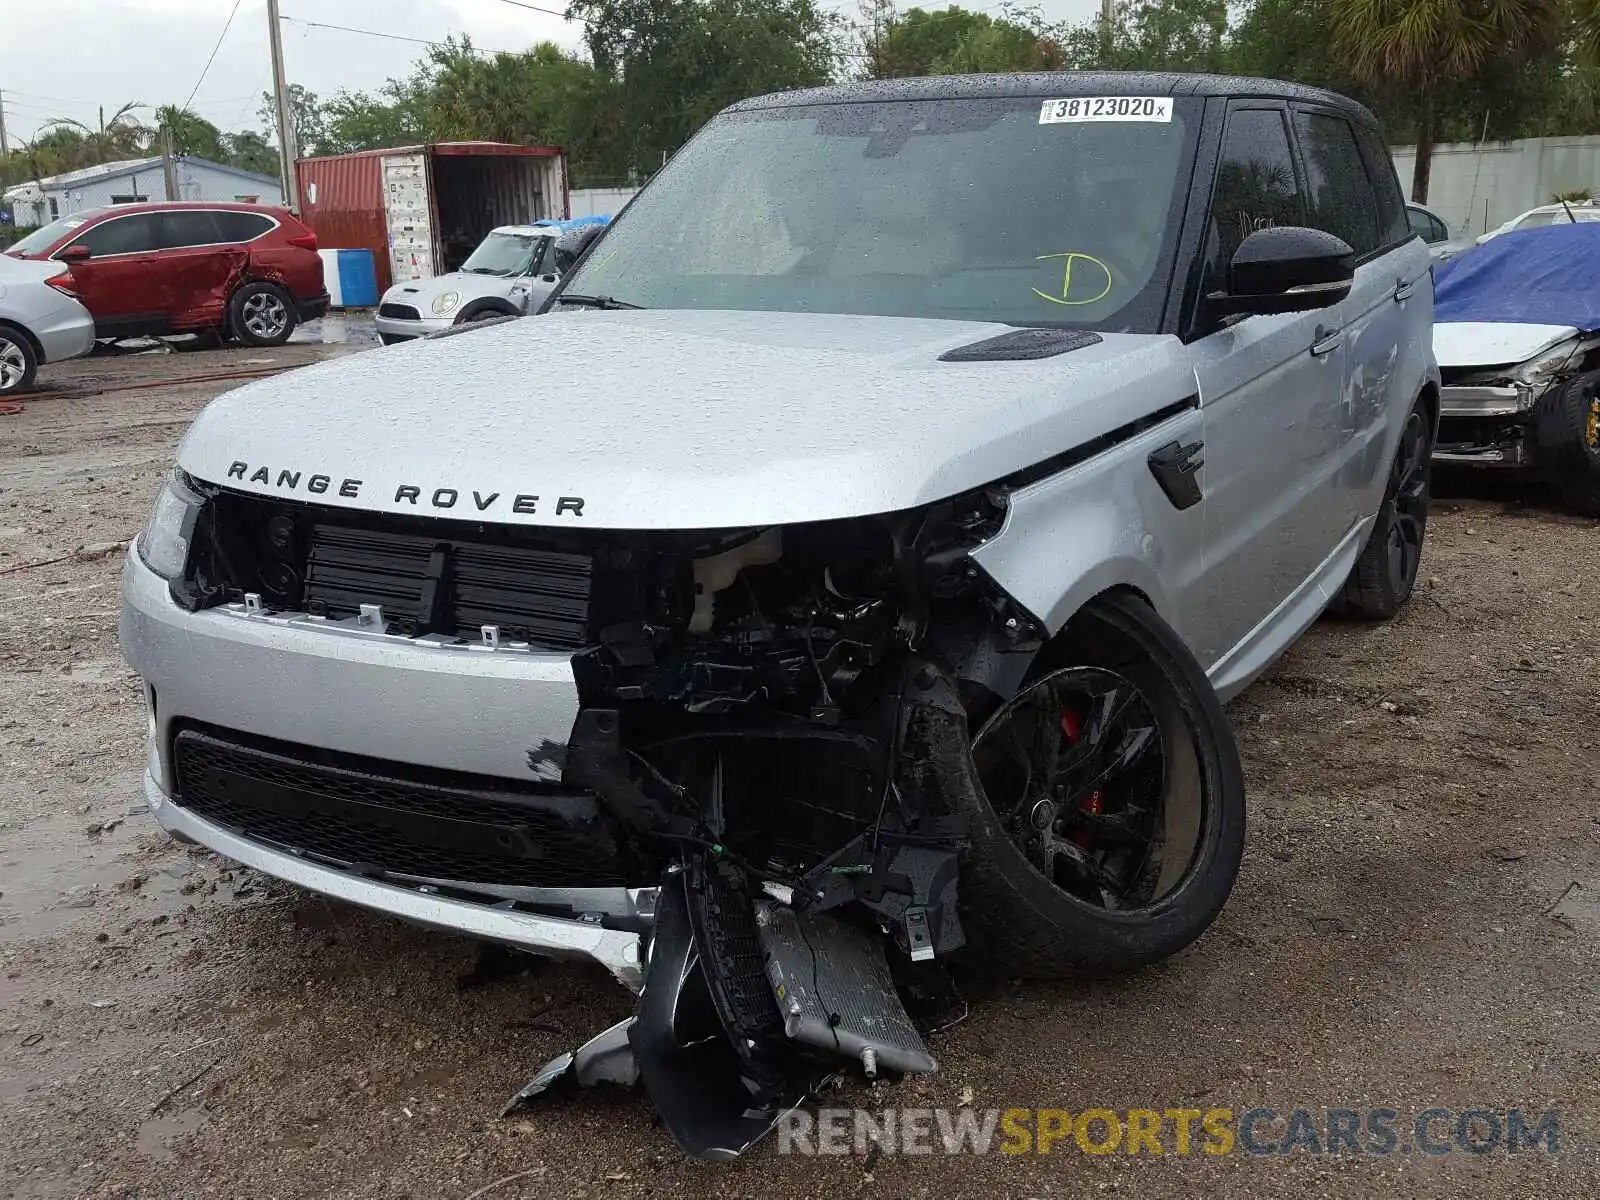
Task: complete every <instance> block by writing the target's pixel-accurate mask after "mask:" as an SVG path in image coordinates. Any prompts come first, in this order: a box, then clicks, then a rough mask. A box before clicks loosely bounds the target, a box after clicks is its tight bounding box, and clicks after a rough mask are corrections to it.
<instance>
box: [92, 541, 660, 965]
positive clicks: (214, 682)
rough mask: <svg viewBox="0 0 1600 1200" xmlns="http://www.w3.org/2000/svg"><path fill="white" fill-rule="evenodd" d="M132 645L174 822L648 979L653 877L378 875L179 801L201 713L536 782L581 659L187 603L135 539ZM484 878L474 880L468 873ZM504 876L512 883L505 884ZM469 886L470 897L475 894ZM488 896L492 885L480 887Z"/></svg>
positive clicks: (149, 788) (349, 894) (309, 875)
mask: <svg viewBox="0 0 1600 1200" xmlns="http://www.w3.org/2000/svg"><path fill="white" fill-rule="evenodd" d="M121 637H122V650H123V654H124V655H125V656H126V657H127V659H128V662H129V663H130V664H131V665H132V666H133V667H134V669H135V670H137V671H138V672H139V674H140V675H141V676H143V678H144V680H145V682H146V684H147V687H148V699H149V702H150V709H151V713H150V726H149V762H148V768H147V774H148V778H147V780H146V784H145V788H146V792H147V795H148V796H149V799H150V804H151V809H152V811H153V812H154V813H155V814H156V819H157V821H158V822H159V823H160V824H161V825H162V827H163V828H165V829H167V830H169V831H170V832H172V833H173V834H174V835H176V836H179V837H183V838H187V839H189V840H191V841H194V842H197V843H199V844H201V845H204V846H207V847H209V848H211V849H213V850H215V851H217V852H218V853H219V854H223V855H225V856H227V857H228V858H231V859H234V860H235V861H238V862H241V863H244V864H245V865H247V866H251V867H254V868H256V869H257V870H260V871H263V872H265V873H267V874H269V875H273V876H276V877H277V878H280V879H283V880H285V881H287V882H289V883H294V884H297V885H299V886H301V887H306V888H310V889H312V890H313V891H317V892H321V893H323V894H324V895H328V896H332V897H335V898H337V899H341V900H349V901H351V902H352V903H355V904H360V905H362V906H364V907H367V908H372V909H376V910H378V911H381V912H387V913H390V914H392V915H394V916H397V917H401V918H403V919H405V920H410V921H415V922H419V923H421V924H424V925H430V926H434V927H436V928H442V929H451V930H455V931H457V932H460V933H465V934H468V935H471V936H476V937H484V938H490V939H493V940H495V941H499V942H504V943H506V944H509V945H513V946H518V947H520V948H522V949H526V950H530V951H534V952H537V953H540V954H547V955H550V956H553V957H562V958H570V957H589V958H595V959H597V960H598V961H600V962H601V963H602V964H604V965H605V966H606V968H607V969H608V970H610V971H611V972H612V973H613V974H614V975H616V976H617V978H619V979H621V980H622V981H623V982H624V983H628V984H630V986H636V984H637V974H638V955H637V941H638V936H639V933H640V932H641V931H642V930H643V929H646V928H648V924H649V909H650V905H649V903H647V902H644V901H643V900H641V897H643V896H644V895H645V891H644V890H641V889H629V888H624V887H569V888H558V887H548V888H539V887H526V888H517V889H514V891H515V895H514V896H507V895H505V894H502V895H495V894H493V892H492V891H490V890H489V889H487V888H485V889H473V888H471V887H469V886H458V885H456V884H449V885H446V887H447V888H448V890H449V891H450V893H451V896H453V897H461V896H464V895H465V896H466V898H449V897H446V896H444V895H441V894H440V889H439V888H438V887H436V886H434V885H432V884H423V883H415V884H412V883H408V882H403V881H393V880H388V881H385V880H380V879H375V878H373V877H371V876H370V875H361V874H357V873H355V872H353V871H346V870H343V869H341V868H339V867H338V866H336V865H329V864H326V863H323V862H321V861H313V860H312V859H310V858H307V857H305V856H303V855H298V854H295V853H292V852H290V851H288V850H285V849H281V848H278V847H277V846H275V845H269V844H267V843H264V842H260V841H256V840H254V839H251V838H247V837H244V836H241V835H240V834H239V833H237V832H236V831H234V830H230V829H228V828H226V827H224V826H223V825H221V824H218V823H215V822H213V821H210V820H207V819H205V818H203V817H201V816H200V815H198V814H197V813H195V812H192V811H188V810H186V809H185V808H184V807H183V798H182V796H181V794H180V789H179V786H178V782H177V779H178V772H177V767H176V762H175V758H174V753H173V742H174V736H175V734H176V732H177V730H178V729H179V728H180V727H182V726H184V725H186V724H190V723H203V724H205V725H208V726H213V727H219V728H223V729H227V730H234V731H238V732H240V733H243V734H246V735H253V736H254V737H257V738H271V739H277V740H280V741H284V742H291V743H296V744H299V745H302V746H306V747H311V748H315V749H318V750H323V751H327V752H330V753H333V754H344V755H355V756H364V757H366V758H371V759H380V760H385V761H388V762H392V763H396V764H405V765H409V766H412V767H420V768H425V769H430V770H434V771H446V772H461V773H469V774H472V775H475V776H480V777H481V776H490V777H496V778H500V779H505V780H509V781H514V782H522V783H526V782H528V781H530V780H532V779H534V778H535V776H534V775H533V774H532V772H531V768H530V766H529V762H530V751H531V750H532V749H534V748H535V747H541V746H543V745H544V744H545V743H553V744H556V745H564V744H565V743H566V741H567V740H568V738H569V737H570V735H571V732H572V728H573V723H574V721H575V719H576V717H577V713H578V707H579V706H578V694H577V684H576V681H575V680H574V678H573V674H572V666H571V663H570V661H569V659H568V658H567V657H566V656H564V655H560V654H538V653H531V652H529V651H526V650H519V649H515V648H510V647H506V648H491V647H490V646H487V645H474V646H465V645H461V644H459V643H457V644H455V645H449V646H447V645H446V644H444V643H443V642H442V641H440V640H436V639H428V638H407V637H402V636H396V635H390V634H384V633H375V632H370V631H363V630H362V629H360V628H359V627H358V626H357V624H356V623H353V622H350V623H347V622H338V621H328V620H319V619H317V618H310V617H304V616H299V617H296V616H291V615H287V614H253V613H249V612H246V611H245V609H244V606H242V605H232V606H226V607H223V608H218V609H211V610H208V611H204V612H196V613H191V612H188V611H186V610H184V609H183V608H181V607H179V606H178V605H177V604H175V603H174V602H173V600H172V598H171V596H170V595H169V594H168V590H167V584H166V582H165V581H164V580H163V579H161V578H160V577H159V576H158V575H156V574H155V573H154V572H153V571H151V570H150V569H149V568H148V567H146V566H145V565H144V563H143V561H142V560H141V559H140V557H139V555H138V553H137V550H135V552H134V553H131V554H129V555H128V557H127V562H126V565H125V567H124V570H123V603H122V626H121ZM471 882H472V881H464V883H465V884H470V883H471ZM504 890H505V889H502V892H503V891H504ZM468 893H470V895H468ZM474 895H481V896H482V899H481V901H480V900H477V899H473V898H472V896H474Z"/></svg>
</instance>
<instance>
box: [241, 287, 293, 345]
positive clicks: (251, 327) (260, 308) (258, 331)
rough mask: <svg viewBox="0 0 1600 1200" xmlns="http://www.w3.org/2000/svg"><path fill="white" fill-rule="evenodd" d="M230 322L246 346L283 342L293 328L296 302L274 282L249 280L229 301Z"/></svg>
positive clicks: (281, 343) (287, 338)
mask: <svg viewBox="0 0 1600 1200" xmlns="http://www.w3.org/2000/svg"><path fill="white" fill-rule="evenodd" d="M228 324H229V326H230V327H231V328H232V330H233V332H234V336H236V337H237V338H238V339H239V340H240V341H241V342H243V343H244V344H245V345H247V346H281V345H283V343H284V342H286V341H288V340H289V335H290V334H291V333H293V332H294V327H295V312H294V305H293V304H292V303H290V300H289V297H288V296H287V295H285V294H284V292H283V289H282V288H280V287H278V286H277V285H275V284H271V283H247V284H245V285H244V286H243V287H242V288H240V289H239V290H238V291H236V292H235V293H234V294H233V299H231V300H229V301H228Z"/></svg>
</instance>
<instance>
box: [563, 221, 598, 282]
mask: <svg viewBox="0 0 1600 1200" xmlns="http://www.w3.org/2000/svg"><path fill="white" fill-rule="evenodd" d="M607 228H608V227H607V226H605V225H580V226H578V227H577V228H576V229H569V230H567V231H566V232H565V233H563V234H562V235H561V236H560V237H558V238H557V239H556V245H555V255H556V270H557V271H559V272H560V273H561V274H563V275H565V274H566V273H567V272H568V271H570V270H572V264H573V263H575V262H577V261H578V260H579V259H580V258H582V257H583V253H584V251H585V250H587V249H588V248H589V247H590V246H592V245H594V240H595V239H596V238H597V237H599V236H600V235H601V234H602V233H604V232H605V231H606V229H607Z"/></svg>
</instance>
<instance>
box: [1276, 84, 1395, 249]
mask: <svg viewBox="0 0 1600 1200" xmlns="http://www.w3.org/2000/svg"><path fill="white" fill-rule="evenodd" d="M1295 125H1296V128H1297V129H1298V130H1299V133H1300V150H1301V152H1302V154H1303V156H1304V158H1305V164H1306V191H1307V195H1308V198H1309V199H1310V201H1311V205H1310V207H1311V220H1310V224H1311V227H1312V228H1313V229H1322V230H1326V231H1327V232H1328V233H1331V234H1333V235H1335V236H1336V237H1341V238H1343V239H1344V240H1345V241H1346V242H1348V243H1349V244H1350V247H1351V249H1353V250H1354V251H1355V252H1356V253H1357V254H1358V255H1362V254H1371V253H1372V252H1373V251H1374V250H1376V249H1377V248H1378V247H1379V245H1380V244H1381V243H1380V241H1379V238H1378V201H1377V196H1376V195H1375V194H1374V189H1373V186H1372V182H1371V180H1369V179H1368V177H1367V167H1366V164H1365V163H1364V162H1363V161H1362V158H1361V151H1360V149H1359V148H1358V147H1357V145H1356V135H1355V131H1354V130H1353V129H1351V128H1350V122H1349V121H1346V120H1345V119H1344V118H1343V117H1334V116H1328V115H1327V114H1325V113H1315V112H1303V113H1298V114H1296V116H1295Z"/></svg>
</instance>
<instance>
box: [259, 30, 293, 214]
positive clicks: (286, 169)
mask: <svg viewBox="0 0 1600 1200" xmlns="http://www.w3.org/2000/svg"><path fill="white" fill-rule="evenodd" d="M267 35H268V37H270V38H271V42H272V88H273V93H274V95H275V96H276V98H277V102H278V158H279V160H280V161H281V164H282V165H281V166H280V167H279V176H278V178H279V179H280V180H281V182H282V184H283V203H284V207H285V208H287V209H288V210H289V211H290V212H292V213H294V214H295V215H296V216H299V215H300V188H299V181H298V180H297V178H296V176H295V169H294V160H295V157H296V148H295V128H294V105H293V104H291V103H290V102H289V84H288V81H287V80H286V79H285V78H284V74H283V32H282V29H281V27H280V24H279V18H278V0H267Z"/></svg>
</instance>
